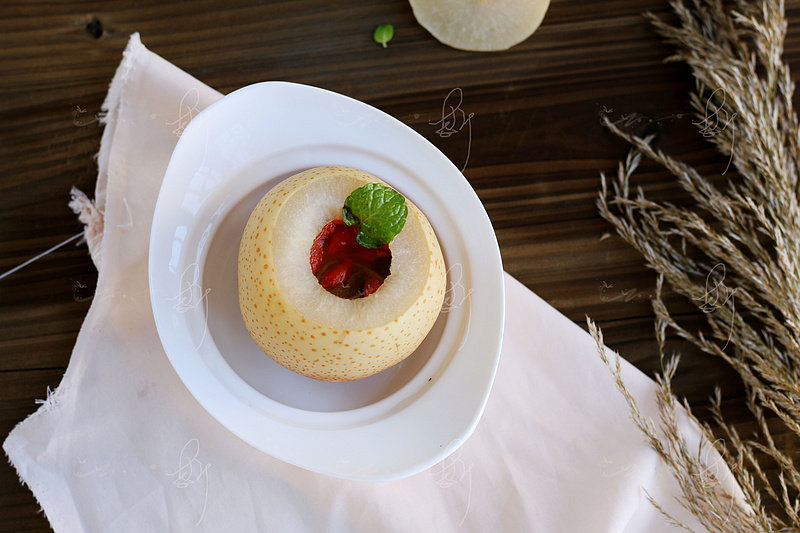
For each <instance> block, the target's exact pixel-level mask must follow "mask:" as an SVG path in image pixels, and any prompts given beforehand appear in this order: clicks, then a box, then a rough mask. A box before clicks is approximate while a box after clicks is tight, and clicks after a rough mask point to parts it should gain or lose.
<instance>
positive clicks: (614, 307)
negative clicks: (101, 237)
mask: <svg viewBox="0 0 800 533" xmlns="http://www.w3.org/2000/svg"><path fill="white" fill-rule="evenodd" d="M112 4H113V5H112ZM788 4H789V5H788V6H787V9H788V10H789V16H790V28H789V38H788V42H787V47H786V50H787V59H788V60H789V62H790V63H791V64H792V65H793V66H795V72H800V68H798V67H800V65H798V60H800V34H798V31H797V28H800V25H798V26H797V28H796V27H795V26H792V25H791V22H793V21H797V22H800V2H798V1H793V2H788ZM645 10H651V11H653V12H655V13H657V14H662V15H663V16H665V17H670V12H669V9H668V6H667V5H666V2H665V1H662V0H610V1H607V2H596V1H593V0H580V1H579V0H575V1H566V0H553V4H552V5H551V7H550V10H549V12H548V14H547V17H546V19H545V21H544V24H543V25H542V27H541V28H540V29H539V30H538V31H537V32H536V33H535V34H534V36H533V37H532V38H530V39H529V40H527V41H526V42H524V43H522V44H520V45H519V46H517V47H515V48H513V49H511V50H509V51H506V52H502V53H496V54H479V53H468V52H463V51H458V50H454V49H451V48H448V47H446V46H443V45H441V44H440V43H438V42H437V41H436V40H434V39H433V38H432V37H431V36H430V35H429V34H428V33H427V32H426V31H425V30H424V29H423V28H421V27H420V26H419V25H418V24H417V23H416V21H415V19H414V17H413V15H412V12H411V8H410V7H409V5H408V4H407V3H406V2H405V1H402V0H396V1H389V2H372V1H369V0H361V1H358V2H333V3H332V2H321V1H313V0H297V1H284V2H260V1H255V0H250V1H240V0H227V1H224V2H223V1H217V0H199V1H183V2H167V3H162V2H160V1H155V0H142V1H138V2H115V3H111V2H100V1H93V2H45V1H41V2H29V1H20V2H4V3H3V5H2V6H0V94H2V98H0V126H1V127H0V274H1V273H3V272H5V271H7V270H9V269H11V268H13V267H15V266H16V265H18V264H20V263H22V262H24V261H26V260H27V259H29V258H31V257H33V256H35V255H37V254H39V253H41V252H43V251H45V250H47V249H48V248H50V247H51V246H53V245H55V244H57V243H60V242H62V241H64V240H65V239H67V238H69V237H71V236H73V235H76V234H77V233H79V232H80V231H81V229H82V227H81V224H79V223H78V221H77V220H76V217H75V216H74V215H73V213H72V212H71V211H70V210H69V209H68V207H67V201H68V198H69V191H70V187H72V186H77V187H78V188H80V189H82V190H84V191H87V192H89V193H91V192H92V191H93V188H94V182H95V178H96V171H97V168H96V163H95V160H94V158H93V156H94V155H95V153H96V152H97V150H98V146H99V142H100V135H101V132H102V127H101V125H100V124H99V113H100V107H101V104H102V102H103V98H104V96H105V93H106V90H107V88H108V83H109V81H110V80H111V77H112V75H113V74H114V71H115V69H116V67H117V65H118V63H119V61H120V58H121V52H122V50H123V48H124V46H125V44H126V42H127V39H128V36H129V35H130V34H131V33H133V32H137V31H138V32H140V33H141V36H142V40H143V42H144V43H145V45H146V46H147V47H149V48H150V49H151V50H153V51H154V52H156V53H158V54H160V55H161V56H163V57H164V58H166V59H168V60H169V61H171V62H173V63H175V64H176V65H178V66H180V67H181V68H183V69H185V70H186V71H188V72H189V73H191V74H193V75H194V76H196V77H198V78H199V79H201V80H203V81H205V82H206V83H208V84H209V85H211V86H212V87H215V88H216V89H218V90H220V91H222V92H229V91H232V90H234V89H236V88H238V87H241V86H243V85H248V84H251V83H254V82H258V81H263V80H290V81H295V82H300V83H306V84H311V85H316V86H320V87H324V88H327V89H330V90H333V91H337V92H340V93H343V94H346V95H349V96H351V97H354V98H357V99H360V100H363V101H365V102H367V103H369V104H371V105H373V106H376V107H378V108H380V109H382V110H384V111H386V112H387V113H389V114H391V115H393V116H394V117H396V118H398V119H399V120H401V121H403V122H404V123H406V124H408V125H409V126H410V127H412V128H413V129H414V130H416V131H417V132H419V133H420V134H422V135H423V136H424V137H426V138H427V139H429V140H430V141H431V142H433V143H434V144H435V145H437V146H438V147H439V148H440V149H441V150H442V151H443V152H444V153H445V154H446V155H447V156H448V157H450V158H451V160H452V161H453V162H454V163H455V164H456V165H457V166H458V167H459V168H461V167H464V168H465V170H464V174H465V175H466V177H467V178H468V179H469V181H470V183H471V184H472V186H473V187H474V188H475V190H476V191H477V193H478V195H479V196H480V198H481V200H482V201H483V203H484V205H485V207H486V209H487V211H488V213H489V216H490V217H491V219H492V221H493V223H494V227H495V229H496V231H497V237H498V240H499V242H500V247H501V250H502V255H503V260H504V264H505V268H506V270H507V271H508V272H509V273H511V274H512V275H514V276H515V277H516V278H517V279H519V280H520V281H522V282H523V283H524V284H525V285H527V286H528V287H529V288H530V289H531V290H533V291H535V292H537V293H538V294H539V295H540V296H542V297H543V298H544V299H545V300H547V301H548V302H550V303H551V304H552V305H553V306H555V307H556V308H557V309H559V310H560V311H561V312H562V313H564V314H565V315H567V316H568V317H569V318H570V319H572V320H574V321H576V322H577V323H579V324H581V325H584V321H585V316H586V315H589V316H591V317H592V318H594V319H595V320H597V321H598V322H599V324H600V325H601V327H602V328H603V330H604V333H605V336H606V340H607V342H608V344H609V345H610V346H612V347H613V348H615V349H617V350H619V351H620V352H621V353H622V354H623V355H624V356H625V357H626V358H627V359H628V360H630V361H632V362H633V363H634V364H635V365H637V366H638V367H639V368H641V369H642V370H644V371H645V372H648V373H652V372H653V371H654V370H655V369H657V367H658V359H657V356H656V352H655V342H654V336H653V328H652V312H651V310H650V305H649V297H650V295H651V293H652V290H653V286H654V279H655V278H654V275H653V274H652V273H651V272H650V271H648V270H647V269H646V268H645V267H644V265H643V261H642V259H641V257H640V256H639V255H638V254H637V253H636V252H635V251H633V250H632V249H631V248H630V247H628V246H627V245H626V244H625V243H624V242H622V241H621V239H619V238H618V237H616V236H615V235H611V234H610V233H609V232H611V233H613V231H612V230H611V228H610V226H609V225H608V224H607V223H605V222H604V221H603V220H602V219H601V218H600V217H599V216H598V213H597V209H596V207H595V198H596V196H597V190H598V187H599V174H600V172H601V171H605V172H613V169H614V167H615V165H616V163H617V161H618V160H619V159H620V158H622V157H624V155H625V153H626V149H627V148H626V146H625V144H624V143H623V142H621V141H620V140H618V139H616V138H614V137H613V136H612V135H611V134H610V133H609V132H608V131H606V130H605V129H604V128H603V127H602V126H601V124H600V116H601V114H603V113H605V114H608V115H609V116H610V117H611V119H612V120H614V121H618V122H619V123H620V124H624V125H625V127H626V128H627V129H629V130H631V131H637V130H638V131H641V130H643V129H644V128H649V130H650V131H653V132H657V133H658V134H659V141H658V142H659V143H660V146H662V147H664V148H666V150H667V151H669V152H671V153H673V154H675V155H677V156H679V157H680V158H681V159H683V160H684V161H687V162H689V163H691V164H693V165H696V166H697V167H698V168H700V169H702V170H703V171H704V172H706V173H708V174H709V175H719V176H721V175H722V172H723V171H724V169H725V166H726V161H725V159H724V158H722V157H721V156H719V155H718V154H716V153H715V152H714V150H713V149H712V148H711V147H710V146H709V145H708V144H707V143H705V142H704V140H703V139H702V137H701V135H699V133H698V132H697V128H695V127H694V126H693V125H692V124H691V122H692V117H691V115H690V110H689V105H688V97H687V93H688V91H689V90H690V89H691V87H692V79H691V76H690V73H689V71H688V69H687V68H686V67H685V66H683V65H679V64H668V65H667V64H664V63H663V62H662V60H663V59H664V58H665V57H666V56H667V55H668V54H669V53H670V49H669V48H668V47H666V46H665V45H663V44H661V42H660V40H659V38H658V37H657V36H656V35H655V34H654V32H653V31H652V29H651V27H650V26H649V25H648V23H647V22H646V21H645V20H644V19H643V18H642V16H641V13H642V12H643V11H645ZM386 23H390V24H393V25H394V27H395V37H394V39H393V40H392V41H391V43H390V44H389V47H388V48H386V49H384V48H381V47H380V46H378V45H377V44H376V43H375V42H373V40H372V30H373V28H374V27H375V26H377V25H379V24H386ZM454 90H455V92H453V91H454ZM448 94H450V95H451V98H454V97H456V96H458V97H460V98H461V109H462V110H463V111H464V112H465V113H466V114H467V115H471V117H472V118H471V119H470V121H469V124H468V127H466V126H465V127H464V128H461V129H460V130H459V131H458V132H456V133H455V134H453V135H450V136H449V137H446V136H442V135H440V134H437V129H438V126H437V125H436V124H434V123H435V122H436V121H438V120H440V119H441V118H442V106H443V104H444V101H445V98H446V97H447V95H448ZM450 103H451V104H452V103H453V100H451V101H450ZM721 179H724V178H721ZM637 182H638V183H639V184H641V185H642V187H643V188H644V191H645V192H646V193H647V194H648V195H650V196H652V197H653V198H655V199H660V200H671V201H674V202H677V203H683V202H686V198H685V197H684V196H683V195H682V194H681V192H680V190H679V188H678V186H677V185H676V184H675V182H674V180H673V179H672V178H671V177H670V176H669V175H668V174H667V173H665V172H664V171H662V170H661V169H659V168H657V167H653V166H647V165H646V166H645V168H643V170H642V171H640V172H639V173H638V176H637ZM96 279H97V274H96V271H95V268H94V266H93V264H92V263H91V261H90V259H89V256H88V254H87V250H86V247H85V246H78V247H76V246H74V245H72V244H69V245H67V246H65V247H63V248H61V249H59V250H58V251H56V252H54V253H51V254H49V255H47V256H45V257H44V258H42V259H40V260H39V261H36V262H35V263H33V264H31V265H29V266H27V267H25V268H23V269H21V270H19V271H18V272H16V273H14V274H12V275H10V276H8V277H6V278H5V279H2V280H0V436H3V438H4V436H5V435H6V434H7V433H8V432H9V431H10V430H11V428H12V427H13V426H14V425H15V424H16V423H18V422H19V421H21V420H22V419H24V418H25V417H26V416H27V415H28V414H30V413H32V412H33V411H34V410H35V409H36V408H37V405H36V403H35V400H36V399H37V398H44V397H45V396H46V394H47V390H48V388H50V389H54V388H55V387H56V386H57V385H58V383H59V381H60V379H61V376H62V374H63V372H64V370H65V368H66V365H67V362H68V361H69V358H70V352H71V350H72V346H73V344H74V342H75V338H76V336H77V334H78V330H79V328H80V326H81V322H82V320H83V317H84V316H85V314H86V312H87V310H88V308H89V306H90V305H91V299H92V294H93V290H94V286H95V283H96ZM668 301H669V303H670V304H671V305H674V306H675V309H677V310H678V312H679V313H680V314H681V315H682V316H683V318H684V319H686V320H688V321H689V322H690V323H692V322H694V323H695V325H697V326H698V327H699V326H701V324H702V322H701V316H700V314H699V313H698V312H697V311H696V310H695V308H693V307H692V306H691V305H689V304H687V303H686V302H681V301H679V300H678V299H677V298H674V297H669V298H668ZM584 327H585V326H584ZM675 346H676V347H677V348H678V349H680V350H681V352H682V354H683V360H682V364H681V367H680V370H679V372H678V376H677V378H676V389H677V390H678V392H679V393H681V394H684V395H686V396H687V397H688V398H689V400H690V402H691V403H692V405H694V406H703V405H705V404H706V398H707V396H708V395H709V394H710V393H711V391H712V387H713V386H714V385H715V384H719V385H720V386H721V387H722V391H723V397H724V398H725V402H726V404H729V405H730V406H731V412H732V413H733V417H734V419H735V420H742V421H744V420H746V415H745V414H744V411H743V409H742V408H741V407H736V405H738V404H737V400H739V399H740V398H741V397H742V387H741V384H740V383H739V381H738V379H737V378H736V377H735V375H734V374H733V373H732V372H731V371H730V370H729V369H727V368H726V367H725V366H724V365H723V364H722V363H720V362H719V361H717V360H714V359H711V358H709V357H706V356H702V355H699V354H698V353H697V352H696V351H695V350H692V349H691V348H689V347H686V346H684V345H678V344H676V345H675ZM577 392H578V391H576V393H577ZM700 414H702V411H701V412H700ZM743 423H744V422H743ZM37 509H38V505H37V504H36V502H35V500H34V498H33V497H32V495H31V493H30V492H29V491H28V490H27V489H26V488H25V487H23V486H22V485H20V484H19V483H18V480H17V476H16V474H15V473H14V471H13V469H12V468H11V467H9V466H8V465H7V464H6V462H5V461H0V530H1V531H14V532H21V531H49V530H50V529H49V526H48V524H47V521H46V519H45V518H44V517H43V515H42V514H41V513H37Z"/></svg>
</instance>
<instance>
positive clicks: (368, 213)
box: [342, 183, 408, 248]
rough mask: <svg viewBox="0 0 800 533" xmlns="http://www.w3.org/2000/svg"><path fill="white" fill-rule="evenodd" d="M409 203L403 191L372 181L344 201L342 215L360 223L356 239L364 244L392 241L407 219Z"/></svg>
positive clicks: (374, 245) (375, 245) (373, 245)
mask: <svg viewBox="0 0 800 533" xmlns="http://www.w3.org/2000/svg"><path fill="white" fill-rule="evenodd" d="M407 216H408V207H407V206H406V199H405V198H404V197H403V195H402V194H400V193H399V192H397V191H395V190H394V189H392V188H391V187H387V186H386V185H383V184H380V183H368V184H366V185H364V186H363V187H359V188H358V189H356V190H354V191H353V192H352V193H350V196H348V197H347V200H345V201H344V207H343V208H342V219H343V220H344V222H345V224H347V225H348V226H358V234H357V235H356V242H358V244H360V245H361V246H363V247H364V248H380V247H381V246H383V245H384V244H389V243H390V242H392V239H394V238H395V236H396V235H397V234H398V233H400V231H401V230H402V229H403V226H404V225H405V223H406V217H407Z"/></svg>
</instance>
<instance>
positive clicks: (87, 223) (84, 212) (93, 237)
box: [69, 187, 104, 270]
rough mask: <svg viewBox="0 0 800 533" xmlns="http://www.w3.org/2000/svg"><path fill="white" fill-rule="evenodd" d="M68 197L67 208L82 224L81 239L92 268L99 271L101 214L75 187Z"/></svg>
mask: <svg viewBox="0 0 800 533" xmlns="http://www.w3.org/2000/svg"><path fill="white" fill-rule="evenodd" d="M69 196H70V201H69V207H70V209H72V211H73V212H74V213H75V214H76V215H78V220H80V221H81V222H82V223H83V228H84V229H83V238H84V239H85V240H86V244H87V246H88V247H89V254H90V255H91V256H92V261H93V262H94V266H95V267H97V270H100V261H101V257H102V255H103V254H102V250H103V226H104V217H103V212H102V211H101V210H100V209H99V208H98V207H97V205H96V204H95V202H93V201H92V200H90V199H89V197H88V196H86V194H85V193H84V192H83V191H81V190H80V189H78V188H76V187H73V188H72V189H71V190H70V191H69Z"/></svg>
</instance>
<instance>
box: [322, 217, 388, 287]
mask: <svg viewBox="0 0 800 533" xmlns="http://www.w3.org/2000/svg"><path fill="white" fill-rule="evenodd" d="M356 234H357V230H356V228H355V226H348V225H347V224H345V223H344V221H342V220H332V221H331V222H328V223H327V224H326V225H325V226H324V227H323V228H322V230H321V231H320V232H319V234H318V235H317V237H316V238H315V239H314V243H313V244H312V245H311V253H310V258H309V263H310V264H311V272H312V273H313V274H314V275H315V276H316V277H317V280H319V284H320V285H322V286H323V287H324V288H325V289H326V290H327V291H328V292H330V293H331V294H335V295H336V296H339V297H340V298H348V299H353V298H363V297H364V296H369V295H370V294H372V293H374V292H375V291H377V290H378V288H379V287H380V286H381V284H383V280H385V279H386V277H387V276H388V275H389V267H390V266H391V264H392V252H391V251H390V250H389V245H388V244H386V245H384V246H381V247H380V248H365V247H363V246H361V245H360V244H358V242H356Z"/></svg>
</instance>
